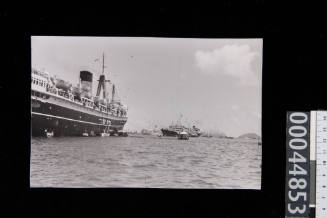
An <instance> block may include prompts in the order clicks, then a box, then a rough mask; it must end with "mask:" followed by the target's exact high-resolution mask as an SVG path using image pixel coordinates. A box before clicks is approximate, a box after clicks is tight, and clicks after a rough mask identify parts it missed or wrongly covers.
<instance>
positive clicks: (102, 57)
mask: <svg viewBox="0 0 327 218" xmlns="http://www.w3.org/2000/svg"><path fill="white" fill-rule="evenodd" d="M103 74H104V53H103V54H102V75H103Z"/></svg>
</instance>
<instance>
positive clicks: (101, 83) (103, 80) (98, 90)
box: [96, 53, 110, 99]
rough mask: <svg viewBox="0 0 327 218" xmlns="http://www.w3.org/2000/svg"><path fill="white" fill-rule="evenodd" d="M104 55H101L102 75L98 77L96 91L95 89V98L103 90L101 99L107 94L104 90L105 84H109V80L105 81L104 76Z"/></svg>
mask: <svg viewBox="0 0 327 218" xmlns="http://www.w3.org/2000/svg"><path fill="white" fill-rule="evenodd" d="M104 68H105V66H104V53H103V54H102V74H101V75H100V78H99V80H98V81H99V83H98V89H97V95H96V96H98V97H99V96H100V92H101V89H103V99H106V97H107V96H106V93H107V89H106V84H105V82H110V80H106V78H105V75H104Z"/></svg>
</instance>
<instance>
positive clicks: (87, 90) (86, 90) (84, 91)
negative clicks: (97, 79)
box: [80, 71, 93, 98]
mask: <svg viewBox="0 0 327 218" xmlns="http://www.w3.org/2000/svg"><path fill="white" fill-rule="evenodd" d="M80 82H81V96H82V97H86V98H92V82H93V75H92V73H91V72H90V71H80Z"/></svg>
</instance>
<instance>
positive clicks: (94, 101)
mask: <svg viewBox="0 0 327 218" xmlns="http://www.w3.org/2000/svg"><path fill="white" fill-rule="evenodd" d="M262 50H263V39H262V38H160V37H94V36H92V37H91V36H90V37H87V36H83V37H80V36H78V37H77V36H32V37H31V66H32V69H31V157H30V187H60V188H61V187H62V188H163V189H256V190H260V189H261V172H262V170H261V167H262V165H261V163H262V142H261V137H262V136H261V132H262V131H261V124H262V121H261V120H262V117H261V109H262Z"/></svg>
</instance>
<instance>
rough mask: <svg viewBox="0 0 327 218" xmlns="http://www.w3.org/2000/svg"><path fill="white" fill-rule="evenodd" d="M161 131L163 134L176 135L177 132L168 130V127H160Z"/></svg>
mask: <svg viewBox="0 0 327 218" xmlns="http://www.w3.org/2000/svg"><path fill="white" fill-rule="evenodd" d="M161 132H162V135H163V136H172V137H173V136H175V137H176V136H177V135H178V133H177V132H176V131H172V130H169V129H161Z"/></svg>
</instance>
